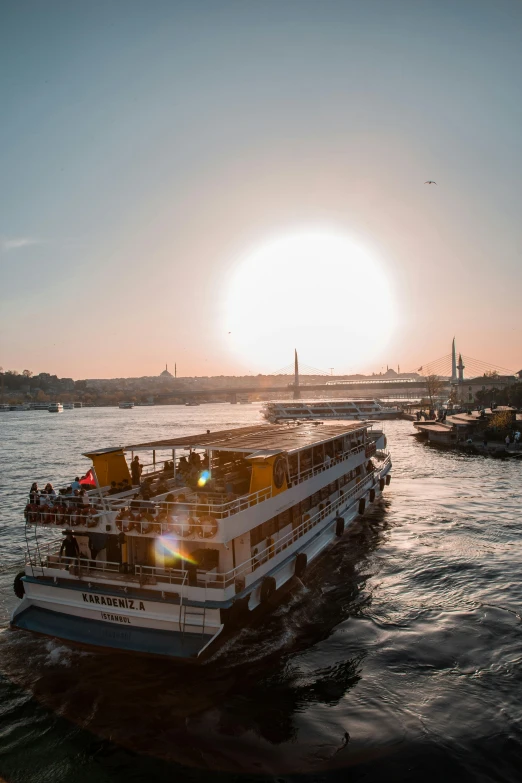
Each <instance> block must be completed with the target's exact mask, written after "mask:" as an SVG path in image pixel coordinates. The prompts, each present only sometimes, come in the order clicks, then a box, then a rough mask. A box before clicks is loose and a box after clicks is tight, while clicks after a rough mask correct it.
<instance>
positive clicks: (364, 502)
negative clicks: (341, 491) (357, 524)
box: [359, 498, 366, 514]
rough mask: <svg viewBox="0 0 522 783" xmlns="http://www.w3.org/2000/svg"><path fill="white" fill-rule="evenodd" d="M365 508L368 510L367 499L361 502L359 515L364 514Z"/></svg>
mask: <svg viewBox="0 0 522 783" xmlns="http://www.w3.org/2000/svg"><path fill="white" fill-rule="evenodd" d="M365 508H366V498H361V499H360V500H359V514H364V509H365Z"/></svg>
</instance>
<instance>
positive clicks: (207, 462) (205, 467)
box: [201, 454, 210, 470]
mask: <svg viewBox="0 0 522 783" xmlns="http://www.w3.org/2000/svg"><path fill="white" fill-rule="evenodd" d="M201 467H202V469H203V470H208V469H209V467H210V460H209V458H208V454H205V456H204V457H203V459H202V461H201Z"/></svg>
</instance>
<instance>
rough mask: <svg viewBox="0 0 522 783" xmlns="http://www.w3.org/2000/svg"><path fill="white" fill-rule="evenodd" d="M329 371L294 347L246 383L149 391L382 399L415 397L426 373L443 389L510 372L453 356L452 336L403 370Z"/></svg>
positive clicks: (182, 395)
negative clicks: (432, 355)
mask: <svg viewBox="0 0 522 783" xmlns="http://www.w3.org/2000/svg"><path fill="white" fill-rule="evenodd" d="M332 372H333V368H330V371H327V370H321V369H318V368H316V367H311V366H309V365H306V364H303V363H300V362H299V360H298V356H297V351H295V355H294V362H293V363H292V364H290V365H287V366H285V367H282V368H280V369H279V370H275V371H274V372H272V373H270V374H268V375H264V376H261V377H258V378H255V379H254V378H252V384H248V383H241V384H240V383H237V384H234V385H231V386H228V387H223V386H220V387H218V386H216V387H212V386H207V387H205V388H199V389H194V388H186V387H185V388H179V389H174V388H173V389H171V390H169V391H167V390H166V391H165V392H164V393H161V394H157V395H155V399H156V401H157V402H160V401H165V400H166V399H171V398H178V399H181V400H182V401H184V402H190V401H197V400H198V399H205V398H208V397H216V396H217V397H220V398H222V397H225V398H226V399H228V400H229V401H230V402H237V401H238V397H239V398H241V397H244V396H248V395H251V394H263V395H270V394H278V395H282V394H285V395H286V394H289V395H291V396H293V398H294V399H300V397H301V396H302V395H303V394H304V395H307V394H309V393H315V392H319V391H320V392H323V393H324V394H327V395H329V394H335V395H338V394H339V393H340V392H342V393H343V394H344V395H345V396H355V397H357V396H359V397H360V396H370V397H374V396H377V397H387V398H408V397H409V398H412V397H420V396H422V395H423V394H424V393H425V391H426V378H427V377H428V376H433V375H436V376H437V377H438V378H439V379H440V381H441V382H442V384H443V388H444V389H445V390H447V392H448V394H449V391H450V388H451V384H452V383H459V382H462V381H464V380H465V379H468V378H470V377H473V378H476V377H479V376H480V377H484V376H486V377H489V378H493V377H510V378H514V376H515V372H514V371H513V370H509V369H507V368H504V367H501V366H499V365H494V364H491V363H490V362H484V361H481V360H478V359H473V358H471V357H468V356H463V355H462V354H459V358H458V361H457V357H456V352H455V341H453V345H452V351H451V353H449V354H447V355H446V356H442V357H440V358H439V359H436V360H434V361H431V362H427V363H426V364H424V365H422V366H421V367H419V368H417V369H416V370H414V371H411V372H409V373H402V374H398V373H390V372H388V373H386V374H384V375H383V374H381V375H372V376H362V375H359V376H357V375H351V376H350V375H337V374H336V375H333V374H332Z"/></svg>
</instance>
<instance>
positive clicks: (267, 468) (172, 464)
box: [27, 421, 381, 541]
mask: <svg viewBox="0 0 522 783" xmlns="http://www.w3.org/2000/svg"><path fill="white" fill-rule="evenodd" d="M371 426H372V423H371V422H357V421H350V422H346V421H345V422H336V423H328V424H319V423H318V424H314V423H306V424H284V425H271V424H264V425H257V426H250V427H243V428H238V429H231V430H223V431H219V432H215V433H208V432H207V433H203V434H197V435H183V436H178V437H175V438H167V439H162V440H155V441H147V442H143V443H136V444H131V445H128V446H125V447H123V448H119V449H114V448H112V449H111V448H108V449H99V450H97V451H92V452H89V453H88V454H87V455H86V456H89V457H90V458H91V459H92V460H93V464H94V466H95V468H96V471H97V479H98V487H97V488H96V489H93V490H91V491H90V492H89V497H88V505H87V506H80V507H78V506H76V508H75V502H74V501H75V500H76V498H71V497H70V496H65V497H64V496H62V495H60V496H58V497H57V498H56V499H55V500H54V501H53V502H52V504H50V506H51V507H49V506H45V508H44V509H41V510H40V509H39V508H37V509H33V510H32V511H28V515H27V516H28V521H30V522H32V523H35V524H45V525H51V524H54V525H61V526H68V525H71V526H76V527H79V528H83V527H88V528H90V529H92V530H93V532H94V529H95V528H97V527H98V528H99V529H103V530H104V531H105V532H117V531H118V530H119V531H121V532H125V533H126V534H128V535H131V536H134V535H138V536H143V535H145V536H148V537H156V536H161V535H165V534H166V533H175V534H176V535H177V537H178V538H182V539H191V538H194V537H199V538H212V539H213V540H215V541H220V540H221V541H227V540H229V539H230V537H232V536H233V534H234V531H235V530H236V528H237V524H239V523H241V524H242V525H244V529H248V528H250V527H251V526H252V524H254V522H253V517H254V516H255V517H257V516H258V514H257V512H255V513H254V509H255V508H259V506H260V504H263V508H264V503H265V501H271V500H272V499H273V498H277V500H276V501H274V502H275V504H276V505H277V506H278V507H279V506H281V503H283V504H285V503H286V501H287V495H288V503H291V502H296V498H297V499H299V498H300V496H301V495H302V494H303V493H306V492H307V491H309V490H310V486H311V485H310V484H308V483H307V482H309V481H310V480H312V479H314V480H316V483H317V481H319V483H321V480H322V479H317V477H320V476H321V475H322V474H323V473H325V472H328V475H329V476H330V474H332V475H331V476H330V480H331V479H336V478H337V473H339V475H341V474H342V472H343V470H344V469H345V466H346V464H347V461H348V460H352V462H353V459H354V458H355V459H356V460H357V459H359V460H360V459H365V458H368V457H371V456H372V454H374V453H375V449H376V444H375V439H376V438H375V435H377V433H376V434H375V435H374V436H371V435H369V434H368V430H370V429H371ZM380 434H381V433H379V435H380ZM185 451H189V452H190V456H189V459H188V461H187V459H186V457H185V456H184V455H183V456H181V457H180V456H179V454H180V452H185ZM151 452H152V456H153V459H152V462H151V463H149V464H148V465H146V468H148V469H149V470H148V472H144V473H143V474H142V475H141V477H140V482H139V483H136V484H135V486H133V487H131V485H130V484H128V489H127V490H126V491H124V492H118V491H116V492H115V491H114V489H111V487H110V484H111V477H112V476H116V475H120V476H121V475H122V471H126V473H127V475H129V471H128V465H127V460H126V457H125V455H126V454H129V453H130V455H131V456H132V457H133V458H135V455H136V454H138V453H140V454H142V453H151ZM199 452H204V455H205V456H204V459H203V460H201V457H200V454H199ZM160 453H163V456H162V458H161V460H164V457H165V454H168V455H169V456H171V457H172V459H171V460H167V461H161V460H160V461H159V462H158V460H157V456H158V454H160ZM356 455H361V456H360V457H357V456H356ZM192 458H194V459H192ZM118 471H120V473H119V474H118ZM334 474H335V475H334ZM102 476H103V478H102ZM324 481H328V477H327V476H325V477H324ZM305 484H306V487H305V486H304V485H305ZM301 485H303V487H302V489H300V486H301ZM289 490H291V492H289ZM310 491H315V489H311V490H310ZM283 495H284V497H283ZM64 504H65V506H69V507H70V508H69V509H68V508H66V507H64ZM272 505H274V503H272V504H271V503H268V504H267V508H266V513H267V514H270V513H271V506H272ZM260 513H261V509H260ZM263 513H264V512H263ZM239 515H241V522H240V521H239V519H238V517H239ZM232 516H234V517H236V522H235V523H234V526H230V525H228V524H227V525H226V526H224V521H225V520H226V519H228V518H230V517H232Z"/></svg>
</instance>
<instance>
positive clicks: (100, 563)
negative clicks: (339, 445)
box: [26, 455, 391, 589]
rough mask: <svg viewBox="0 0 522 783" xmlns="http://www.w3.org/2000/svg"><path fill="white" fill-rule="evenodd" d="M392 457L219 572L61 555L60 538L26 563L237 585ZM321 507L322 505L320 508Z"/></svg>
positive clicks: (370, 480) (370, 482)
mask: <svg viewBox="0 0 522 783" xmlns="http://www.w3.org/2000/svg"><path fill="white" fill-rule="evenodd" d="M390 462H391V459H390V456H389V455H386V457H385V459H384V461H383V462H382V463H381V464H380V465H379V467H378V468H376V469H375V470H374V471H372V472H370V473H368V474H367V475H366V476H364V477H362V478H360V480H359V481H358V482H357V484H356V485H355V486H354V487H352V488H351V489H349V490H346V491H344V490H342V489H341V490H339V496H338V497H337V498H335V499H334V500H332V501H330V500H326V501H324V503H321V504H320V507H319V510H318V511H316V512H315V514H312V515H308V514H306V513H305V514H304V515H302V516H301V522H300V524H299V525H297V526H296V527H295V528H293V529H292V530H291V531H289V532H288V533H286V534H285V535H284V536H282V537H281V538H279V539H277V540H275V541H272V542H270V543H268V544H267V545H266V546H265V547H264V548H263V549H262V550H260V551H258V552H256V554H255V555H253V556H252V557H250V558H248V559H247V560H245V561H243V562H242V563H240V564H239V565H238V566H236V567H235V568H233V569H231V570H229V571H226V572H223V573H219V572H217V569H211V570H204V569H199V568H198V567H197V565H196V564H194V563H187V564H186V565H185V567H184V568H169V567H167V566H165V567H161V566H147V565H140V564H128V563H118V562H109V561H104V560H92V559H90V558H86V557H72V558H71V557H63V556H62V557H60V554H59V552H60V548H61V541H60V540H56V541H50V542H48V543H46V544H40V545H39V547H37V548H36V549H33V550H28V553H27V557H26V563H28V564H30V565H31V566H32V567H33V568H34V567H36V568H38V569H43V568H49V569H53V568H54V569H60V570H64V569H65V568H67V570H68V572H69V573H70V574H71V575H73V576H79V577H81V576H87V575H89V574H90V575H93V576H96V575H98V576H102V577H103V576H104V577H106V578H109V579H111V580H114V579H117V580H123V581H127V580H128V581H137V582H139V584H140V585H144V586H154V585H157V584H159V585H161V584H162V583H163V584H164V583H168V584H180V585H185V584H187V585H188V586H189V587H204V588H205V589H207V588H218V589H225V588H226V587H229V586H230V585H233V584H237V580H240V581H241V580H243V581H244V579H245V577H246V576H247V575H248V574H250V573H253V572H254V571H255V570H256V569H257V568H259V567H260V566H261V565H263V564H264V563H267V562H268V561H269V560H271V559H272V558H274V557H275V556H276V555H278V554H280V553H281V552H283V551H284V550H285V549H287V548H288V547H289V546H290V545H291V544H293V543H295V542H296V541H298V540H299V539H300V538H302V537H303V536H305V535H306V534H307V533H309V532H310V530H312V529H313V528H314V527H316V526H317V525H318V524H319V523H320V522H322V521H323V520H324V519H325V518H326V517H328V516H330V515H331V514H332V513H334V512H336V511H338V510H339V509H340V508H341V507H342V506H345V505H346V503H347V501H349V500H350V498H352V497H354V496H356V495H357V494H359V493H360V492H361V489H364V488H371V487H372V486H374V484H375V482H376V478H377V476H378V475H379V474H380V473H381V472H382V471H383V470H384V469H385V468H386V467H387V466H388V465H389V464H390ZM321 506H323V507H322V508H321Z"/></svg>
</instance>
